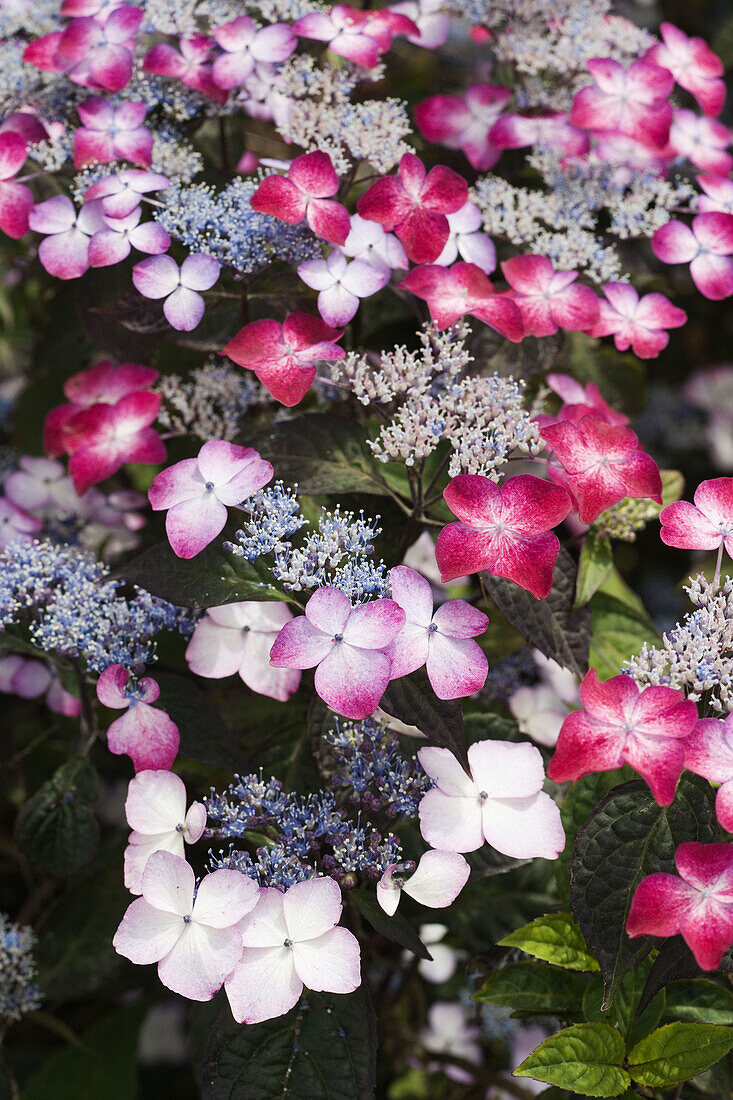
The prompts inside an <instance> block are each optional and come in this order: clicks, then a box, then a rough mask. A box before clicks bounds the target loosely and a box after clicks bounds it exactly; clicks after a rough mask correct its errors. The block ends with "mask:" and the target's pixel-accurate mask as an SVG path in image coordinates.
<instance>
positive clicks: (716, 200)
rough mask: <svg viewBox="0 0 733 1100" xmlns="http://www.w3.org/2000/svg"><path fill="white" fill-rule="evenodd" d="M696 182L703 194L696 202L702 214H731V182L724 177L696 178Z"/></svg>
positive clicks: (732, 186) (732, 208)
mask: <svg viewBox="0 0 733 1100" xmlns="http://www.w3.org/2000/svg"><path fill="white" fill-rule="evenodd" d="M697 182H698V183H699V185H700V187H702V189H703V191H704V192H705V194H704V195H700V197H699V198H698V200H697V205H698V209H699V210H700V213H702V214H711V213H713V214H715V213H718V214H733V180H731V179H728V178H727V177H726V176H698V177H697Z"/></svg>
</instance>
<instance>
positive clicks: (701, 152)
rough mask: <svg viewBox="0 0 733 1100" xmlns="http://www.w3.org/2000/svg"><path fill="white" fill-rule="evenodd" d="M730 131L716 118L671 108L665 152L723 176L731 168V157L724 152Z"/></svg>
mask: <svg viewBox="0 0 733 1100" xmlns="http://www.w3.org/2000/svg"><path fill="white" fill-rule="evenodd" d="M732 137H733V134H731V131H730V130H729V129H728V127H727V126H724V125H723V123H722V122H719V121H718V120H717V118H703V117H702V115H698V114H695V112H694V111H685V110H682V109H681V108H680V107H678V108H676V109H675V112H674V118H673V120H672V127H671V129H670V131H669V147H668V148H669V152H670V154H671V155H673V156H676V157H686V158H687V160H689V161H691V162H692V164H694V165H695V166H696V167H697V168H701V169H702V170H703V172H711V173H712V174H713V175H720V176H725V175H727V174H728V172H730V170H731V168H732V167H733V157H732V156H731V155H730V153H726V151H725V150H726V149H727V148H728V146H729V145H730V143H731V138H732Z"/></svg>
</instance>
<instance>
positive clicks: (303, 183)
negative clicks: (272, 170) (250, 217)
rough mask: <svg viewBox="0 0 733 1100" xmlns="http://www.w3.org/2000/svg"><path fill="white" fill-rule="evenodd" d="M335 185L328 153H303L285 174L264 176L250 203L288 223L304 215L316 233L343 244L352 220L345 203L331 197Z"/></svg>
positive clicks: (257, 208)
mask: <svg viewBox="0 0 733 1100" xmlns="http://www.w3.org/2000/svg"><path fill="white" fill-rule="evenodd" d="M338 189H339V178H338V176H337V175H336V172H335V171H334V167H333V165H332V164H331V158H330V157H329V155H328V153H321V152H318V151H316V152H314V153H304V154H303V156H301V157H296V158H295V160H294V161H293V162H292V163H291V165H290V167H289V168H288V174H287V176H279V175H273V176H265V178H264V179H263V181H262V183H261V184H260V186H259V187H258V188H257V190H256V191H255V193H254V195H253V196H252V198H251V199H250V206H251V207H252V209H253V210H257V211H259V213H260V214H271V215H272V217H273V218H280V219H281V221H284V222H287V223H288V225H297V224H298V222H302V220H303V218H305V220H306V221H307V222H308V225H309V226H310V228H311V229H312V230H313V232H314V233H315V234H316V235H317V236H318V237H322V238H323V239H324V240H325V241H329V242H330V243H331V244H344V243H345V241H346V238H347V237H348V235H349V230H350V229H351V220H350V218H349V212H348V210H347V209H346V207H345V206H343V205H342V204H341V203H340V202H335V201H334V200H333V198H332V196H333V195H335V194H336V193H337V191H338Z"/></svg>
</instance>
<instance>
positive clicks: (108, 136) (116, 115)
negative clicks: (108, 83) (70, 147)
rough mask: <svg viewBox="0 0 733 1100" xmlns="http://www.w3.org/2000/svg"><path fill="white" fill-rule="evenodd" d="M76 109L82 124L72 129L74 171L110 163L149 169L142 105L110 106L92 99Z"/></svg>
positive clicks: (150, 147)
mask: <svg viewBox="0 0 733 1100" xmlns="http://www.w3.org/2000/svg"><path fill="white" fill-rule="evenodd" d="M77 109H78V111H79V118H80V119H81V121H82V124H83V125H82V126H80V127H79V129H78V130H74V167H75V168H86V167H87V165H89V164H105V163H106V162H107V161H110V160H129V161H131V162H132V163H133V164H139V165H140V166H141V167H142V168H149V167H150V162H151V159H152V152H153V135H152V132H151V131H150V130H147V129H146V128H145V127H144V126H143V122H144V121H145V115H146V113H147V107H146V106H145V104H144V103H122V104H121V105H120V106H119V107H113V106H112V104H111V103H110V102H109V100H106V99H100V98H99V97H96V96H95V97H94V98H92V99H86V100H85V101H84V102H83V103H82V104H80V105H79V107H78V108H77Z"/></svg>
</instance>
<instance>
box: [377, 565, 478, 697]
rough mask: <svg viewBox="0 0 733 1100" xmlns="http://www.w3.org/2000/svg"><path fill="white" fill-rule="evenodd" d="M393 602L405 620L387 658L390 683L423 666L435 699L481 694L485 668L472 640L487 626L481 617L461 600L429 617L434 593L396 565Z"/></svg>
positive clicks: (450, 602)
mask: <svg viewBox="0 0 733 1100" xmlns="http://www.w3.org/2000/svg"><path fill="white" fill-rule="evenodd" d="M389 579H390V583H391V586H392V598H393V599H394V601H395V603H397V604H399V606H400V607H401V608H402V610H403V611H404V612H405V615H406V616H407V618H406V622H405V625H404V626H403V628H402V630H401V631H400V632H399V634H398V635H397V637H396V638H395V640H394V641H393V642H392V645H391V646H390V648H389V649H388V650H387V655H388V656H389V657H390V659H391V661H392V671H391V673H390V675H391V678H392V679H393V680H395V679H397V677H399V676H407V675H408V674H409V673H410V672H415V670H416V669H418V668H422V666H423V665H425V666H426V670H427V674H428V679H429V680H430V684H431V686H432V689H433V691H434V692H435V694H436V695H437V696H438V698H439V699H461V698H463V697H465V696H466V695H473V694H474V692H476V691H480V690H481V688H482V687H483V686H484V683H485V682H486V676H487V674H488V671H489V662H488V660H487V658H486V654H485V653H484V651H483V650H482V649H481V646H480V645H479V644H478V642H474V640H473V639H474V638H475V637H476V636H477V635H478V634H483V633H484V632H485V630H486V627H487V626H488V624H489V620H488V617H487V616H486V615H484V613H483V611H479V610H478V608H476V607H472V606H471V604H470V603H467V602H466V600H448V601H447V602H446V603H444V604H441V605H440V607H439V608H438V609H437V611H436V612H435V614H433V590H432V588H431V587H430V584H429V583H428V581H426V580H425V578H424V577H421V576H420V574H419V573H416V572H415V570H414V569H409V568H408V567H407V566H406V565H398V566H396V567H395V568H394V569H391V570H390V574H389Z"/></svg>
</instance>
